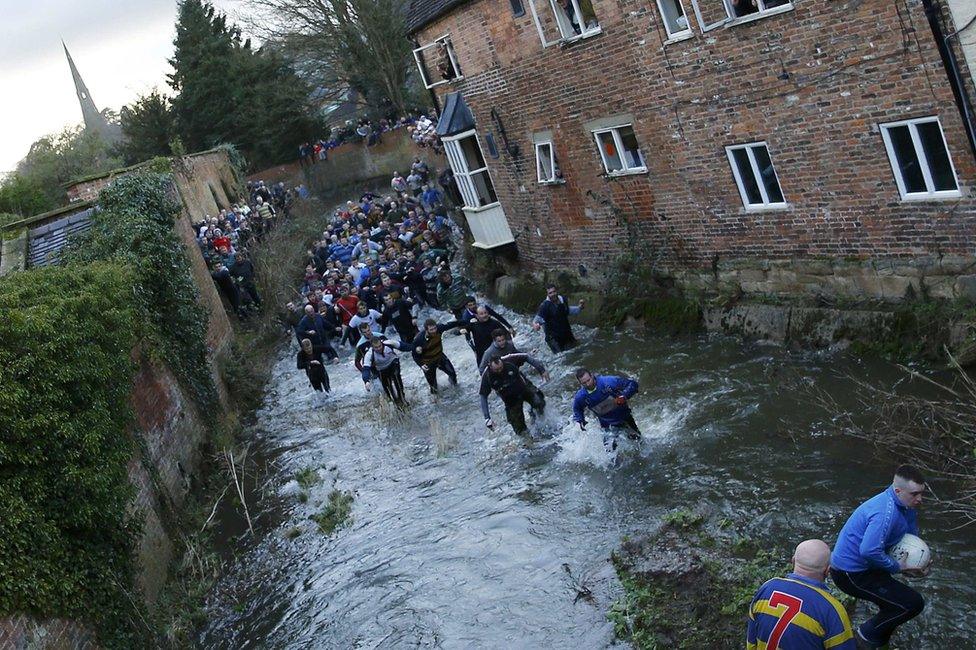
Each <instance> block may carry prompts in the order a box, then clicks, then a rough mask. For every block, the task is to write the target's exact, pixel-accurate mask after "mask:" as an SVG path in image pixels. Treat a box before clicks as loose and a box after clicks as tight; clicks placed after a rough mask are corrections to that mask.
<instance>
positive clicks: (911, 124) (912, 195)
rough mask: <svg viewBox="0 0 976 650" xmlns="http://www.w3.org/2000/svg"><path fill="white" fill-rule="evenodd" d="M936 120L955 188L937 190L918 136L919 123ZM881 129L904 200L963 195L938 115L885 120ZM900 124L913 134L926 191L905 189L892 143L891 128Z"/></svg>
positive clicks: (892, 169) (892, 171)
mask: <svg viewBox="0 0 976 650" xmlns="http://www.w3.org/2000/svg"><path fill="white" fill-rule="evenodd" d="M930 122H935V123H936V124H937V125H938V126H939V134H940V135H941V136H942V146H943V147H944V148H945V152H946V158H947V159H948V160H949V169H950V170H951V171H952V179H953V180H954V181H955V183H956V189H954V190H936V189H935V183H934V182H933V181H932V170H931V168H930V167H929V159H928V157H927V156H926V155H925V149H924V148H923V147H922V141H921V139H920V138H919V136H918V125H919V124H928V123H930ZM878 126H879V128H880V130H881V138H882V140H884V145H885V150H886V151H887V152H888V162H889V163H890V164H891V173H892V174H893V175H894V177H895V184H896V185H897V186H898V194H899V195H901V200H902V201H929V200H932V199H954V198H958V197H960V196H962V191H961V190H960V189H959V175H958V174H956V165H955V163H953V162H952V153H951V152H950V151H949V143H948V142H946V139H945V131H944V130H943V128H942V122H941V121H940V120H939V116H938V115H928V116H926V117H915V118H911V119H907V120H898V121H897V122H885V123H883V124H879V125H878ZM899 126H907V127H908V133H909V134H910V135H911V136H912V145H914V147H915V156H916V157H917V158H918V162H919V167H920V170H921V172H922V178H923V179H925V189H926V191H925V192H908V191H906V189H905V179H904V177H903V176H902V173H901V168H900V167H899V166H898V157H897V156H896V155H895V148H894V146H893V145H892V143H891V134H890V133H889V129H892V128H894V127H899Z"/></svg>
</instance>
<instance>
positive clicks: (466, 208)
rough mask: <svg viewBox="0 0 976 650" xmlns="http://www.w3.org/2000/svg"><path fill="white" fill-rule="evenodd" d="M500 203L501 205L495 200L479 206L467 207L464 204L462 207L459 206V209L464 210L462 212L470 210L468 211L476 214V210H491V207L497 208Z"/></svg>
mask: <svg viewBox="0 0 976 650" xmlns="http://www.w3.org/2000/svg"><path fill="white" fill-rule="evenodd" d="M500 205H501V203H500V202H498V201H495V202H494V203H489V204H488V205H483V206H481V207H480V208H469V207H468V206H464V207H463V208H461V210H462V211H464V212H470V213H474V214H477V213H478V212H484V211H485V210H491V209H492V208H497V207H498V206H500Z"/></svg>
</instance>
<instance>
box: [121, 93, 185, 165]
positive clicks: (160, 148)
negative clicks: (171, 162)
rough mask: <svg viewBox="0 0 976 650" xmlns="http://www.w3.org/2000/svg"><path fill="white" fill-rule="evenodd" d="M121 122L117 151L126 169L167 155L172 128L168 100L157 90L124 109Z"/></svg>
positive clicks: (173, 130)
mask: <svg viewBox="0 0 976 650" xmlns="http://www.w3.org/2000/svg"><path fill="white" fill-rule="evenodd" d="M120 120H121V124H122V137H123V141H122V142H121V144H120V145H119V146H118V148H117V151H118V153H119V155H121V156H122V159H123V160H124V161H125V164H126V165H134V164H136V163H139V162H142V161H143V160H149V159H150V158H154V157H156V156H168V155H170V147H169V143H170V140H171V139H172V138H173V136H174V135H175V124H174V120H173V114H172V112H171V110H170V105H169V100H168V99H167V98H166V96H165V95H163V94H162V93H160V92H159V91H158V90H153V91H152V92H151V93H149V94H148V95H143V96H141V97H139V98H138V99H137V100H136V101H135V102H133V103H132V104H130V105H129V106H123V107H122V111H121V113H120Z"/></svg>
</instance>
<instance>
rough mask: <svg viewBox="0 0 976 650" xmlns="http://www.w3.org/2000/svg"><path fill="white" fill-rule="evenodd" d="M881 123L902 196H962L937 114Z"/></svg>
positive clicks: (918, 197)
mask: <svg viewBox="0 0 976 650" xmlns="http://www.w3.org/2000/svg"><path fill="white" fill-rule="evenodd" d="M880 127H881V137H882V138H883V139H884V143H885V149H887V151H888V160H889V161H890V162H891V171H892V173H893V174H894V175H895V183H897V185H898V192H899V193H900V194H901V198H902V199H903V200H906V201H912V200H918V199H941V198H952V197H956V196H961V194H960V192H959V182H958V180H957V179H956V169H955V167H953V165H952V159H951V158H950V157H949V148H948V147H947V146H946V141H945V135H944V134H943V133H942V125H941V124H940V123H939V118H938V117H935V116H932V117H919V118H916V119H911V120H902V121H900V122H889V123H887V124H881V125H880Z"/></svg>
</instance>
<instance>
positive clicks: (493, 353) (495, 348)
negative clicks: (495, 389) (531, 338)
mask: <svg viewBox="0 0 976 650" xmlns="http://www.w3.org/2000/svg"><path fill="white" fill-rule="evenodd" d="M491 338H492V341H491V345H489V346H488V349H487V350H485V353H484V354H483V355H482V356H481V363H479V364H478V372H479V373H481V372H484V371H485V368H487V367H488V362H489V361H491V360H492V359H499V358H501V357H504V356H506V355H509V354H521V353H520V351H519V350H518V348H516V347H515V344H514V343H513V342H512V339H510V338H509V337H508V332H506V331H505V330H503V329H501V328H499V329H496V330H495V331H494V332H492V333H491ZM521 358H522V357H519V359H521ZM524 363H528V364H529V365H530V366H532V367H533V368H535V369H536V370H538V371H539V374H540V375H542V380H543V381H549V373H548V372H546V367H545V366H544V365H542V362H541V361H539V360H538V359H536V358H535V357H530V356H529V355H527V354H526V355H525V356H524V360H523V361H520V362H517V363H516V364H515V365H517V366H518V367H519V368H521V367H522V365H523V364H524Z"/></svg>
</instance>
